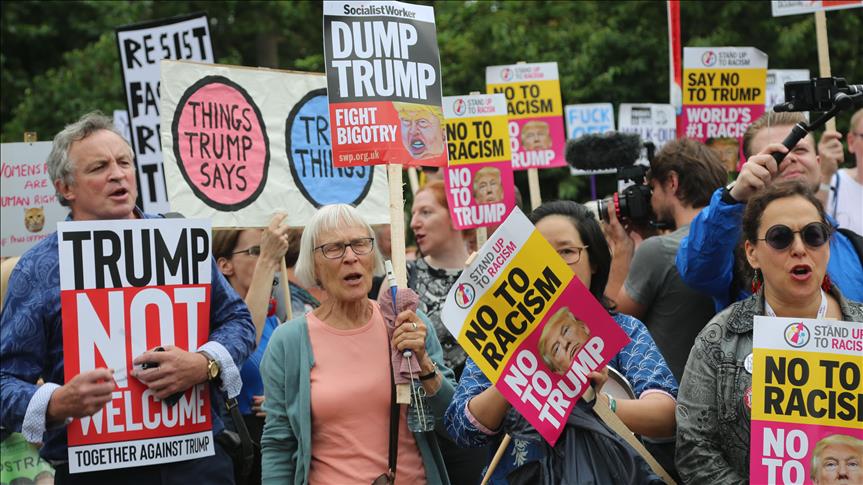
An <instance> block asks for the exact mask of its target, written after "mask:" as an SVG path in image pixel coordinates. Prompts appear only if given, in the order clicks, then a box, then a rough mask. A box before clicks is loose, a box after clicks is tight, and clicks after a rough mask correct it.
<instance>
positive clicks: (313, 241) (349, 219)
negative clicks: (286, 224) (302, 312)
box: [295, 204, 384, 288]
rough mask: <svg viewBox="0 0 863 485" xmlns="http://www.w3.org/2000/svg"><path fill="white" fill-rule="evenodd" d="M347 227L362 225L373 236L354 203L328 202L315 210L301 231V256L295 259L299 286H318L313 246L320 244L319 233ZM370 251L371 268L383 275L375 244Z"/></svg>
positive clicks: (381, 258) (381, 257)
mask: <svg viewBox="0 0 863 485" xmlns="http://www.w3.org/2000/svg"><path fill="white" fill-rule="evenodd" d="M349 227H362V228H364V229H365V230H366V233H367V234H368V235H369V237H371V238H373V237H375V232H374V230H373V229H372V226H370V225H369V223H368V222H366V220H365V218H363V216H362V215H361V214H360V213H359V212H358V211H357V210H356V209H355V208H354V207H353V206H350V205H348V204H331V205H325V206H323V207H321V208H320V209H318V211H317V212H315V215H314V216H312V219H311V220H310V221H309V223H308V224H306V228H305V229H304V230H303V237H302V239H300V256H299V258H298V259H297V266H296V268H295V274H296V276H297V279H298V280H299V281H300V284H301V285H303V286H305V287H307V288H308V287H312V286H319V282H318V278H317V275H315V247H317V246H318V245H319V244H320V242H319V241H318V236H320V235H321V234H322V233H324V232H327V231H332V230H339V229H346V228H349ZM373 254H374V264H373V271H374V273H375V274H383V271H384V263H383V259H384V258H383V256H381V252H380V251H379V250H378V246H377V244H375V245H374V252H373Z"/></svg>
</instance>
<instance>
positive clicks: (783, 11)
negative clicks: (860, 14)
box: [770, 0, 863, 17]
mask: <svg viewBox="0 0 863 485" xmlns="http://www.w3.org/2000/svg"><path fill="white" fill-rule="evenodd" d="M770 6H771V10H772V13H773V16H774V17H781V16H783V15H797V14H802V13H815V12H818V11H819V10H841V9H845V8H859V7H863V0H772V1H771V2H770Z"/></svg>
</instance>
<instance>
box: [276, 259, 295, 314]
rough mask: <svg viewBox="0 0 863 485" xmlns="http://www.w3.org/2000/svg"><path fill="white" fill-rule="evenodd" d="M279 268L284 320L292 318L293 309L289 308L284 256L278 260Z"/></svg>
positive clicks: (289, 288) (286, 268)
mask: <svg viewBox="0 0 863 485" xmlns="http://www.w3.org/2000/svg"><path fill="white" fill-rule="evenodd" d="M279 270H281V273H282V291H284V296H285V317H286V320H293V319H294V311H293V309H291V283H290V282H289V281H288V266H287V264H286V263H285V258H281V260H280V261H279Z"/></svg>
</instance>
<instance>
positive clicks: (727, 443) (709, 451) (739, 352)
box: [676, 286, 863, 484]
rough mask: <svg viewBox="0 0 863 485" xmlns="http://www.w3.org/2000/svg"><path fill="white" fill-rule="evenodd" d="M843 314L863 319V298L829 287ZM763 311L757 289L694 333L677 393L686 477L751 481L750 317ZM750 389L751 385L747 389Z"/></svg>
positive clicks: (714, 481)
mask: <svg viewBox="0 0 863 485" xmlns="http://www.w3.org/2000/svg"><path fill="white" fill-rule="evenodd" d="M831 293H832V295H833V296H834V297H836V299H837V300H838V301H839V305H840V307H841V310H842V319H843V320H845V321H853V322H863V304H860V303H856V302H853V301H849V300H846V299H845V298H844V297H842V295H841V294H840V293H839V291H838V289H836V287H835V286H834V287H833V290H831ZM756 315H764V296H763V294H762V293H758V294H755V295H752V296H750V297H749V298H747V299H745V300H743V301H739V302H737V303H734V304H732V305H731V306H729V307H728V308H726V309H725V310H723V311H722V312H721V313H719V314H717V315H716V316H715V317H713V319H712V320H711V321H710V322H709V323H708V324H707V325H706V326H705V327H704V329H703V330H702V331H701V333H700V334H698V337H697V338H696V339H695V345H694V346H693V347H692V351H691V352H690V354H689V360H688V361H687V362H686V370H685V371H684V374H683V381H682V382H681V383H680V393H679V394H678V396H677V411H676V416H677V454H676V455H677V456H676V460H677V470H678V471H679V473H680V476H681V477H682V478H683V482H684V483H710V484H726V483H728V484H730V483H734V484H739V483H749V420H750V410H749V407H748V406H746V405H745V404H744V395H745V394H746V392H747V390H749V389H751V387H752V374H750V373H749V372H747V371H746V369H745V367H744V364H743V363H744V360H745V359H746V356H747V355H749V354H751V353H752V322H753V320H754V317H755V316H756ZM750 392H751V391H750Z"/></svg>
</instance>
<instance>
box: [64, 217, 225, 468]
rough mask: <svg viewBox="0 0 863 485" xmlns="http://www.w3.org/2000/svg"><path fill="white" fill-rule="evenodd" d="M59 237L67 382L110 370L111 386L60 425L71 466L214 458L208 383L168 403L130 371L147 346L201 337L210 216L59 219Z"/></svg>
mask: <svg viewBox="0 0 863 485" xmlns="http://www.w3.org/2000/svg"><path fill="white" fill-rule="evenodd" d="M57 235H58V239H59V245H60V248H59V251H60V300H61V305H62V312H63V355H64V366H65V369H64V370H65V379H66V381H69V380H70V379H72V378H73V377H75V376H76V375H78V374H79V373H81V372H85V371H89V370H92V369H96V368H109V369H113V370H114V381H115V382H116V384H117V388H116V390H115V391H114V392H113V394H112V400H111V401H110V402H109V403H108V404H106V405H105V407H104V408H102V409H101V410H100V411H98V412H96V414H94V415H92V416H88V417H84V418H80V419H75V420H73V421H72V422H71V423H70V424H69V425H68V426H67V427H66V432H67V435H68V443H69V470H70V472H71V473H78V472H89V471H96V470H106V469H111V468H127V467H136V466H143V465H153V464H158V463H169V462H175V461H182V460H189V459H193V458H198V457H203V456H210V455H213V454H214V453H215V448H214V443H213V433H212V420H211V416H210V395H209V388H208V386H207V385H206V384H198V385H196V386H194V387H192V388H191V389H189V390H187V391H186V392H185V393H183V395H182V397H181V398H180V399H179V401H178V402H177V403H175V404H173V405H171V404H168V403H167V402H165V401H160V400H159V399H157V398H156V397H155V396H153V394H152V392H151V391H150V390H149V389H148V388H147V387H146V386H145V385H144V384H143V383H141V382H140V381H138V380H137V379H135V378H134V377H131V376H130V372H131V369H132V359H134V358H135V357H137V356H138V355H141V354H142V353H144V352H145V351H147V350H150V349H153V348H155V347H159V346H166V345H174V346H177V347H179V348H182V349H184V350H188V351H195V350H196V349H197V348H198V347H199V346H201V345H203V344H204V343H205V342H206V341H207V338H208V335H209V322H210V318H209V317H210V277H211V268H212V266H211V261H210V225H209V221H206V220H192V219H146V220H134V221H88V222H61V223H59V224H58V225H57Z"/></svg>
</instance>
